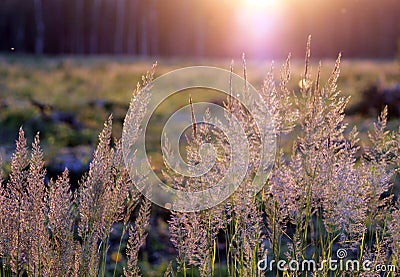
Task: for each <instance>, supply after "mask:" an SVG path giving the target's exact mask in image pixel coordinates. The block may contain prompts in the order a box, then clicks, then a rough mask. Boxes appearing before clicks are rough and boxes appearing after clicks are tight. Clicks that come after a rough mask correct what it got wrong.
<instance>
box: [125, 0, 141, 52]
mask: <svg viewBox="0 0 400 277" xmlns="http://www.w3.org/2000/svg"><path fill="white" fill-rule="evenodd" d="M137 9H138V3H137V0H130V1H129V16H130V20H129V22H128V33H127V40H126V42H127V43H126V48H127V53H128V54H131V55H134V54H137V45H136V43H137V41H136V34H137V26H138V20H137V18H138V17H137V16H136V15H137Z"/></svg>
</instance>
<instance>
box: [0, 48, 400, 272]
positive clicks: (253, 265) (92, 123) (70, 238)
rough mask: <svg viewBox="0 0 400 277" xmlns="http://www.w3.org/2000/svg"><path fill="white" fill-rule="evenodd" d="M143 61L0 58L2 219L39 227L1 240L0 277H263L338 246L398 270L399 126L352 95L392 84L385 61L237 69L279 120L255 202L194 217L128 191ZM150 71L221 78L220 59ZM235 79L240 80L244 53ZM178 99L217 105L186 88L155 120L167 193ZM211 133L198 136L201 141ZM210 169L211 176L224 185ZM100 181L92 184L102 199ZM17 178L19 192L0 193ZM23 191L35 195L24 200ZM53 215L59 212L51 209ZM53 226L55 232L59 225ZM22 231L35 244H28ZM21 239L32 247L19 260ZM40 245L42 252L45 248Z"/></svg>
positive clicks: (225, 63) (395, 76)
mask: <svg viewBox="0 0 400 277" xmlns="http://www.w3.org/2000/svg"><path fill="white" fill-rule="evenodd" d="M153 62H154V61H151V60H148V59H140V58H131V57H56V58H55V57H31V56H13V55H10V56H3V57H0V126H1V128H0V156H1V157H2V160H3V164H2V171H3V174H2V176H3V179H4V181H3V187H2V193H1V194H0V195H1V197H2V198H0V199H1V200H2V201H3V202H2V203H3V206H4V207H6V206H7V205H8V206H7V207H8V208H7V209H9V210H7V209H6V208H5V209H3V211H2V214H1V216H2V221H1V224H3V226H8V228H9V229H8V231H10V230H11V231H14V232H15V230H20V229H19V228H22V227H21V226H22V225H23V222H26V220H28V219H30V220H34V219H36V220H37V222H43V224H42V225H40V224H36V225H35V226H33V227H32V226H31V227H29V228H28V227H25V229H24V228H22V229H21V230H20V232H21V233H18V236H15V233H14V236H13V240H12V242H13V243H16V244H18V245H19V244H21V245H20V249H19V252H18V251H17V252H15V250H13V246H12V245H8V244H7V243H5V240H4V238H7V235H8V236H10V233H7V232H6V231H7V230H6V231H3V232H2V233H0V239H3V240H2V241H1V243H2V246H3V247H2V249H0V250H1V251H0V258H1V259H2V264H3V265H4V267H3V270H2V271H1V270H0V271H1V272H0V276H3V275H5V276H11V273H10V270H12V271H13V272H14V273H17V272H18V273H21V274H22V272H26V273H27V274H28V275H29V276H56V275H57V274H61V273H60V272H62V273H63V274H64V275H63V274H62V275H59V276H67V275H73V274H75V275H76V276H97V275H104V276H113V275H114V276H115V275H118V276H119V274H122V273H123V272H124V271H123V269H122V267H123V266H125V272H124V273H125V275H126V276H138V275H139V274H142V275H143V276H162V275H163V274H164V271H165V270H167V273H166V275H165V276H174V272H177V271H178V273H177V274H178V276H198V275H200V276H262V275H261V274H265V273H263V272H260V271H259V270H257V264H258V262H259V261H260V260H261V257H264V256H268V257H270V258H275V259H276V260H278V259H279V258H281V259H284V258H285V259H294V260H301V259H306V258H312V259H316V260H319V261H320V260H323V259H325V258H327V257H330V256H332V255H333V256H334V255H335V254H336V251H337V250H338V249H339V248H344V249H347V250H348V252H349V253H348V255H349V256H348V257H350V258H354V259H356V260H358V261H364V260H366V259H370V260H371V261H372V263H373V264H374V265H375V264H390V265H397V266H398V265H399V247H400V241H399V236H398V234H399V231H400V229H399V224H398V218H399V209H398V207H397V206H398V202H396V201H397V195H398V190H399V188H398V187H399V184H398V183H399V180H398V179H399V178H398V177H397V174H398V167H399V150H400V134H399V130H398V128H399V122H400V119H399V118H397V117H395V116H390V114H391V110H390V108H389V111H388V113H389V117H388V116H387V111H386V110H385V109H384V107H382V110H378V109H374V107H373V105H372V106H371V108H370V109H369V110H367V111H365V110H362V109H361V108H360V107H364V106H362V105H361V104H365V103H366V102H367V103H368V101H365V99H364V98H363V97H364V95H363V92H364V91H365V90H367V89H368V88H370V87H373V86H377V85H379V86H383V87H387V88H391V87H393V86H395V85H396V84H397V83H399V81H400V68H399V64H398V63H397V62H396V61H384V60H346V59H343V61H341V63H340V76H339V72H338V69H336V66H337V65H338V63H337V62H336V61H335V60H323V61H321V68H320V70H319V61H314V60H311V61H307V62H309V63H310V64H309V66H308V67H307V70H306V73H305V65H304V61H302V60H293V61H290V70H289V68H288V63H287V62H286V61H285V60H284V59H283V60H280V61H275V62H274V64H273V68H274V71H273V72H271V73H270V74H269V73H268V72H269V71H270V69H271V62H270V61H253V60H251V59H249V60H247V62H246V74H247V76H248V80H249V82H250V83H251V84H253V85H254V86H255V87H256V88H257V89H260V91H262V90H265V91H266V92H265V97H266V99H272V100H270V102H268V101H269V100H266V102H267V106H268V107H270V108H271V109H273V110H274V114H273V116H274V119H275V120H276V122H277V134H276V135H277V136H278V137H279V144H278V151H277V153H278V155H277V159H276V163H275V165H274V169H273V171H272V173H271V177H270V179H269V181H268V183H267V184H266V188H265V190H263V191H262V192H261V193H260V194H258V195H257V196H256V197H248V196H247V194H246V192H245V191H242V190H239V191H238V192H237V193H235V194H234V195H233V196H232V197H231V198H229V199H228V200H227V201H226V202H224V203H223V204H222V205H219V206H217V207H215V208H212V209H210V210H206V211H200V212H193V213H181V212H172V213H170V212H169V211H167V210H165V209H162V208H160V207H156V206H155V205H153V206H152V207H151V209H152V212H151V214H150V206H151V205H150V203H149V202H148V201H146V200H144V199H142V197H141V196H140V194H139V193H138V192H137V191H133V190H132V188H131V186H132V183H131V182H132V180H129V177H128V176H127V173H126V171H124V169H123V163H122V153H121V145H120V142H119V141H118V140H119V139H120V138H121V133H122V126H123V122H124V118H125V116H126V113H127V111H128V108H129V105H130V103H131V98H132V95H134V91H135V89H136V83H138V82H139V83H142V75H143V74H144V73H145V72H146V71H147V70H150V69H151V65H152V63H153ZM157 63H158V65H157V67H156V70H155V73H154V78H157V76H160V75H162V74H164V73H167V72H169V71H172V70H174V69H179V68H182V67H185V66H193V65H208V66H216V67H221V68H225V69H227V70H229V66H230V64H231V61H229V60H198V61H194V60H190V61H189V60H184V59H160V60H158V61H157ZM289 71H290V74H289ZM332 71H333V73H332ZM234 72H236V73H238V74H239V75H240V74H242V72H243V67H242V61H241V60H240V59H238V61H237V62H236V63H235V64H234ZM318 74H319V75H320V83H321V85H320V86H318V85H317V84H316V83H318V82H319V81H318V82H317V81H316V80H317V77H316V76H317V75H318ZM289 75H290V76H291V77H290V78H289V77H288V76H289ZM152 77H153V76H151V78H152ZM179 81H180V80H177V82H179ZM146 82H147V81H146V80H145V81H144V84H143V85H145V84H146ZM304 84H310V85H309V86H308V85H307V86H305V85H304ZM311 84H312V85H311ZM337 91H340V93H337ZM189 95H192V96H193V102H197V101H208V102H213V103H218V104H223V102H224V101H226V95H223V94H221V93H216V92H210V91H204V92H203V93H196V94H193V93H190V92H185V91H184V92H182V93H181V94H180V96H179V97H172V98H171V99H169V100H168V103H166V104H164V105H161V106H160V108H159V109H158V110H157V112H156V114H155V119H154V120H153V121H152V122H153V126H151V127H150V129H149V132H150V136H149V141H148V142H149V148H148V152H149V155H150V156H151V157H152V164H153V165H154V168H155V170H158V171H159V172H161V170H164V171H166V172H164V173H162V172H161V173H160V174H164V176H165V179H166V180H168V181H169V182H170V183H174V184H176V183H179V178H177V177H176V176H175V175H173V174H171V173H169V172H168V168H165V167H163V164H162V162H163V160H162V157H161V154H160V150H161V147H162V146H161V145H160V143H159V138H158V137H157V134H159V133H160V129H161V128H162V122H164V121H163V120H165V118H167V117H168V115H169V114H171V112H173V111H174V110H176V109H177V108H179V107H182V106H184V105H187V104H188V102H189ZM347 97H350V98H349V100H348V102H347V100H346V99H347ZM274 101H275V102H274ZM131 105H132V103H131ZM110 114H112V121H111V119H109V115H110ZM344 114H346V116H344ZM137 115H138V116H139V117H140V113H139V112H138V114H137ZM378 116H379V119H378ZM387 119H388V120H387ZM242 121H243V122H244V123H246V122H247V123H249V122H248V121H246V119H245V118H243V119H242ZM104 122H106V123H105V125H104ZM249 124H250V123H249ZM354 126H357V131H356V130H355V129H353V127H354ZM20 127H22V128H23V130H24V133H23V132H21V131H19V130H20ZM102 128H103V131H102V132H101V133H100V130H101V129H102ZM208 131H209V130H207V128H203V129H201V131H200V132H203V133H202V135H204V136H206V134H207V132H208ZM37 132H39V133H40V146H39V139H38V137H36V139H35V135H36V133H37ZM99 133H100V135H99ZM327 133H329V134H328V135H327ZM25 138H26V140H25ZM16 140H17V148H16V147H15V141H16ZM360 141H361V142H360ZM200 142H201V139H200V140H199V141H197V140H189V142H187V144H185V147H184V148H185V149H184V151H183V152H184V153H185V154H187V155H188V159H189V160H190V159H195V157H196V155H194V154H193V153H195V152H196V149H197V147H198V144H199V143H200ZM32 143H33V148H32V155H30V154H29V153H30V152H31V151H28V148H29V149H30V148H31V147H30V146H29V147H28V145H31V144H32ZM219 143H221V144H222V146H221V147H222V148H223V149H225V148H224V147H226V145H224V144H223V143H222V142H221V141H219ZM96 145H97V148H96ZM42 149H43V150H42ZM225 150H226V149H225ZM12 153H15V154H12ZM252 155H254V157H253V156H252V157H253V158H254V159H255V160H257V158H258V156H257V155H256V154H255V153H253V154H252ZM192 162H194V161H193V160H192ZM65 167H67V168H68V169H69V172H68V173H67V172H65V171H64V168H65ZM44 168H46V169H47V172H45V171H44ZM19 172H20V173H21V172H22V174H19ZM85 172H86V173H85ZM214 174H216V175H213V176H208V177H207V178H210V180H212V179H213V178H217V177H220V176H219V175H218V174H219V173H218V174H217V173H214ZM0 179H1V178H0ZM99 183H100V184H102V185H103V186H104V188H102V189H101V191H100V192H99V191H97V189H98V188H97V187H96V185H97V184H99ZM6 184H7V185H6ZM22 184H24V186H25V187H23V188H21V190H18V189H16V190H13V189H10V187H11V186H13V185H15V186H18V185H20V186H22ZM70 187H71V189H70ZM32 189H37V190H39V191H42V193H43V194H41V195H35V193H31V192H30V191H31V190H32ZM186 189H189V190H190V189H191V188H186ZM25 190H27V192H26V193H25V192H24V191H25ZM343 192H345V193H343ZM15 195H20V196H21V198H18V197H16V198H17V199H18V201H21V202H18V201H17V202H15V203H14V202H13V204H10V203H11V202H12V201H10V199H12V196H15ZM72 195H73V196H72ZM90 195H97V197H98V198H96V199H93V198H91V197H90ZM24 197H26V199H25V198H24ZM35 197H37V198H35ZM35 199H36V200H35ZM7 201H8V202H7ZM13 201H14V200H13ZM24 201H28V202H29V201H36V204H37V206H35V205H34V204H32V205H33V206H32V207H29V208H30V209H32V210H35V209H36V210H35V211H36V212H37V214H33V213H29V211H28V210H29V209H26V210H24V212H22V215H21V214H19V213H15V210H13V208H15V205H20V206H19V207H20V208H21V205H23V203H26V202H24ZM57 201H59V202H57ZM60 201H64V202H60ZM91 201H92V202H91ZM96 201H97V202H96ZM6 203H8V204H6ZM30 203H31V202H30ZM93 203H94V204H96V205H98V206H99V207H101V209H100V210H101V212H100V213H99V214H96V213H94V212H93V210H92V207H93ZM110 203H112V204H110ZM114 204H115V207H113V205H114ZM65 205H67V206H66V207H67V208H66V209H61V208H60V207H62V206H65ZM44 210H45V211H44ZM6 211H9V212H10V213H8V214H7V213H5V212H6ZM12 211H13V212H14V215H18V216H19V218H21V220H22V219H24V220H25V221H24V220H22V221H21V222H22V223H21V226H17V227H16V226H15V225H13V224H11V223H10V221H9V220H8V219H5V218H10V215H11V214H13V213H12ZM17 211H18V209H17ZM19 211H21V209H20V210H19ZM24 216H26V218H24ZM41 216H43V217H41ZM57 216H63V218H64V219H65V220H66V222H61V223H60V221H59V220H57ZM96 219H98V220H99V222H96ZM68 220H69V221H68ZM85 222H86V223H85ZM130 223H132V224H130ZM7 224H8V225H7ZM51 224H53V225H51ZM91 224H92V225H91ZM76 225H77V226H78V227H73V226H76ZM129 226H131V227H129ZM5 229H6V228H4V230H5ZM18 232H19V231H18ZM24 232H25V233H24ZM35 232H36V233H35ZM44 233H46V234H44ZM128 233H129V236H128ZM24 234H25V235H27V236H32V238H35V239H32V240H30V239H28V240H29V243H28V244H27V245H25V242H24V241H25V239H26V238H24V237H23V235H24ZM35 236H37V238H38V239H36V237H35ZM128 237H129V238H128ZM42 240H45V241H49V243H48V244H47V245H44V244H42V242H41V241H42ZM100 241H101V243H99V242H100ZM6 244H7V245H8V246H9V247H10V248H6V247H5V246H6ZM11 244H12V243H11ZM32 245H33V246H35V247H37V250H38V251H36V250H34V251H31V250H29V247H32ZM125 249H126V252H125ZM44 250H47V251H49V253H47V254H44V253H41V251H44ZM7 251H8V252H7ZM24 251H26V252H24ZM350 252H351V253H350ZM125 253H126V254H125ZM77 257H78V258H77ZM170 261H173V262H172V263H170ZM19 263H20V264H19ZM168 265H169V266H168ZM167 267H168V268H167ZM271 274H274V275H279V276H378V275H373V274H381V276H396V273H395V272H380V273H376V272H374V273H371V275H368V274H370V273H369V272H357V273H346V272H345V271H343V270H342V271H336V272H333V271H329V270H324V271H321V272H312V273H309V272H307V273H296V272H291V271H290V270H286V271H283V272H277V271H274V272H271ZM303 274H306V275H303ZM308 274H310V275H308ZM311 274H313V275H311ZM346 274H348V275H346ZM267 276H269V275H267Z"/></svg>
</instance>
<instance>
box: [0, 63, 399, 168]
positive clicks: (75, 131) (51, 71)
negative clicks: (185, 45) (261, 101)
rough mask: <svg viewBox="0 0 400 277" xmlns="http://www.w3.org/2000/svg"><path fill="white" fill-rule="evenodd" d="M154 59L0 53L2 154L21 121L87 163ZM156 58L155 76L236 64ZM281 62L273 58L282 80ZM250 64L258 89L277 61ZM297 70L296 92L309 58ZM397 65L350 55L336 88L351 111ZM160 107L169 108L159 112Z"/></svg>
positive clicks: (117, 129) (52, 147)
mask: <svg viewBox="0 0 400 277" xmlns="http://www.w3.org/2000/svg"><path fill="white" fill-rule="evenodd" d="M153 62H154V61H151V60H144V59H134V58H130V57H120V58H115V57H112V58H111V57H110V58H107V57H99V58H96V57H93V58H88V57H82V58H79V57H78V58H76V57H57V58H51V57H49V58H46V57H44V58H40V57H39V58H38V57H29V56H28V57H24V56H15V57H14V56H11V57H0V108H1V113H0V126H1V130H0V145H1V149H2V150H1V151H2V152H3V153H4V154H5V155H4V156H5V157H9V156H10V155H9V154H10V151H12V150H13V147H14V141H15V139H16V137H17V133H18V129H19V127H21V126H23V127H24V130H25V131H26V132H27V136H28V137H29V138H30V139H32V138H33V136H34V134H35V133H36V132H38V131H39V132H40V133H41V141H42V144H43V145H44V148H45V149H46V155H48V157H47V159H46V160H47V161H48V162H49V164H54V163H53V162H52V161H53V160H54V159H56V158H57V155H60V154H62V153H63V151H66V152H68V150H66V149H65V147H68V148H70V149H71V148H77V149H76V151H77V153H76V155H78V156H79V157H81V159H82V162H83V164H85V163H87V162H88V159H89V158H90V152H91V151H90V149H92V148H93V147H94V145H95V143H96V140H97V135H98V132H99V130H100V128H101V126H102V125H103V122H104V121H105V120H106V118H107V117H108V115H109V114H113V116H114V125H115V126H114V129H113V132H114V133H113V135H114V136H115V137H120V135H121V122H122V121H123V119H124V117H125V114H126V111H127V109H128V105H129V101H130V98H131V95H132V92H133V90H134V89H135V87H136V83H137V82H139V81H140V79H141V76H142V74H144V73H145V72H146V71H147V70H149V69H150V68H151V65H152V63H153ZM157 62H158V66H157V69H156V73H155V75H156V77H157V76H159V75H162V74H165V73H167V72H169V71H172V70H175V69H179V68H181V67H185V66H194V65H207V66H215V67H221V68H225V69H227V70H229V66H230V61H229V60H199V61H185V60H178V59H176V60H174V59H164V60H159V61H157ZM283 62H284V61H274V68H275V70H274V72H275V73H274V74H275V76H276V77H277V78H279V75H280V69H281V66H282V64H283ZM236 63H237V65H236V66H235V68H236V69H235V73H237V74H239V75H241V74H242V72H241V71H242V70H241V61H240V60H238V61H236ZM333 65H334V60H324V61H322V72H321V78H322V80H327V78H328V76H329V74H330V73H331V70H332V68H333ZM247 67H248V76H249V81H250V83H251V84H253V85H254V86H255V87H256V88H257V89H258V88H260V87H261V85H262V81H263V79H264V77H265V74H266V73H267V71H268V70H269V69H270V67H271V61H262V62H261V61H251V60H250V61H248V62H247ZM317 69H318V63H317V61H315V62H314V63H313V64H312V73H314V74H315V73H316V71H317ZM291 71H292V79H291V81H290V83H289V87H290V88H291V89H293V90H294V91H298V90H299V82H300V80H301V75H302V74H303V71H304V62H303V61H299V60H296V61H292V68H291ZM399 71H400V69H399V65H398V64H397V63H396V62H394V61H379V60H378V61H373V60H346V59H344V61H343V62H342V64H341V74H340V78H339V81H338V87H339V89H340V90H341V91H342V93H343V95H345V96H348V95H350V96H351V99H350V103H349V105H348V108H349V109H350V110H351V108H352V107H354V106H355V105H357V104H358V103H360V101H361V100H362V92H363V90H365V89H366V88H368V87H369V86H371V85H374V84H376V83H377V82H383V83H384V85H385V86H387V87H390V86H392V85H394V84H395V83H396V82H398V81H399V76H400V72H399ZM204 94H206V95H203V96H202V97H200V98H199V99H194V100H198V101H200V100H206V99H207V98H209V100H210V101H216V102H221V101H222V100H224V99H225V97H226V96H225V95H223V94H217V93H215V92H208V93H204ZM195 97H198V96H197V95H196V96H195ZM212 98H216V99H212ZM179 102H180V103H179ZM187 102H188V94H187V93H186V95H185V94H183V97H176V99H173V103H172V105H171V107H173V106H174V105H175V106H176V107H179V106H182V105H184V104H186V103H187ZM166 106H168V105H165V106H164V108H165V107H166ZM172 110H173V108H172ZM160 113H161V114H162V113H167V111H163V110H161V111H160ZM389 113H390V111H389ZM377 115H378V111H375V114H368V115H367V118H365V116H364V117H360V116H358V115H354V116H353V115H352V116H351V117H350V118H347V119H348V120H349V122H351V123H354V124H357V125H358V127H359V128H360V130H361V131H365V130H366V129H367V128H369V127H370V124H371V121H370V120H371V119H372V118H373V119H375V118H376V116H377ZM393 125H396V122H394V123H393ZM83 146H87V147H88V148H85V147H83ZM61 167H62V166H61Z"/></svg>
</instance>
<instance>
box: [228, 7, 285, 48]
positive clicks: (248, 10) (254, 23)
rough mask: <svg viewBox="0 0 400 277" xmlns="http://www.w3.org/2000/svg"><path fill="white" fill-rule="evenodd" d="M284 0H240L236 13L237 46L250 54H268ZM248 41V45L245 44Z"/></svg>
mask: <svg viewBox="0 0 400 277" xmlns="http://www.w3.org/2000/svg"><path fill="white" fill-rule="evenodd" d="M281 8H282V0H240V1H239V4H238V7H237V11H236V22H235V23H236V29H237V31H238V37H237V38H236V39H235V46H236V47H237V48H238V49H239V50H240V51H244V52H247V53H250V54H253V53H254V54H261V53H264V54H268V53H266V51H265V50H266V48H265V47H266V45H268V44H271V43H270V40H271V38H272V37H273V36H274V34H276V32H277V26H278V22H279V15H280V13H281ZM244 41H246V43H243V42H244Z"/></svg>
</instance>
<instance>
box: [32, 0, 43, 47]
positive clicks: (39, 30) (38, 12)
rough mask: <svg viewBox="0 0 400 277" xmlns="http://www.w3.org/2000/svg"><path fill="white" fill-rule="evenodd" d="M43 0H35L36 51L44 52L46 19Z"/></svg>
mask: <svg viewBox="0 0 400 277" xmlns="http://www.w3.org/2000/svg"><path fill="white" fill-rule="evenodd" d="M42 8H43V5H42V0H34V11H35V24H36V38H35V53H36V54H43V49H44V21H43V11H42Z"/></svg>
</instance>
